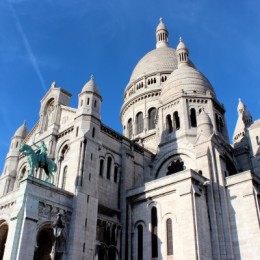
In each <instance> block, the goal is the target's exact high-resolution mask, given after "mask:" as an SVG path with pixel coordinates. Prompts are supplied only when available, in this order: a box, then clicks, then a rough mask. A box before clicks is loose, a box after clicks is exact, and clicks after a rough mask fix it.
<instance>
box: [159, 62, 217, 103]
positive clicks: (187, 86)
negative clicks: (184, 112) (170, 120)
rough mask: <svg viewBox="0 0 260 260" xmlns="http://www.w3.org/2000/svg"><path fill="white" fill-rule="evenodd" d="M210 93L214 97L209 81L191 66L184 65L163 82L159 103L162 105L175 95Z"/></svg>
mask: <svg viewBox="0 0 260 260" xmlns="http://www.w3.org/2000/svg"><path fill="white" fill-rule="evenodd" d="M209 90H210V91H211V92H212V93H213V94H214V95H215V92H214V89H213V87H212V85H211V84H210V82H209V80H208V79H207V78H206V77H205V76H204V75H203V74H202V73H201V72H199V71H198V70H197V69H196V68H194V67H193V66H192V64H189V63H185V65H183V66H180V67H179V68H178V69H177V70H175V71H174V72H172V74H171V75H170V76H169V77H168V80H167V81H166V82H165V84H164V86H163V88H162V93H161V101H162V102H163V103H165V102H167V101H170V100H172V99H174V98H175V97H176V95H177V94H180V93H183V92H184V93H187V94H196V93H197V94H204V95H205V94H206V93H207V91H209Z"/></svg>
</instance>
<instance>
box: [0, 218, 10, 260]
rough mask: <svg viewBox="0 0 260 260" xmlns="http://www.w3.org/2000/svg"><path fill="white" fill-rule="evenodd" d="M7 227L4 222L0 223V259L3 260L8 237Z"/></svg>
mask: <svg viewBox="0 0 260 260" xmlns="http://www.w3.org/2000/svg"><path fill="white" fill-rule="evenodd" d="M8 230H9V226H8V223H7V221H6V220H1V221H0V259H3V257H4V252H5V243H6V240H7V236H8Z"/></svg>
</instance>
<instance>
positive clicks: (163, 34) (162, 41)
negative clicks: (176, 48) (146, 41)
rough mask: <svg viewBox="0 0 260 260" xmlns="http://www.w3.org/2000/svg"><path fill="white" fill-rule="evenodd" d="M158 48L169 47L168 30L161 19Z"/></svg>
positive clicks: (158, 30) (157, 31)
mask: <svg viewBox="0 0 260 260" xmlns="http://www.w3.org/2000/svg"><path fill="white" fill-rule="evenodd" d="M156 41H157V42H156V48H162V47H168V46H169V44H168V30H167V28H166V26H165V24H164V23H163V20H162V18H160V21H159V24H158V26H157V28H156Z"/></svg>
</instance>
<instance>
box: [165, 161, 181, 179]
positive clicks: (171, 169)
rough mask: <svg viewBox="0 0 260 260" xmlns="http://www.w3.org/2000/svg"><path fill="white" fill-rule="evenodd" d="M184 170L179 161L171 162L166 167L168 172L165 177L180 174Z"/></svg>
mask: <svg viewBox="0 0 260 260" xmlns="http://www.w3.org/2000/svg"><path fill="white" fill-rule="evenodd" d="M183 170H184V164H183V162H182V161H181V160H179V159H178V160H176V161H173V162H171V164H170V165H169V166H168V171H167V173H166V175H170V174H173V173H176V172H180V171H183Z"/></svg>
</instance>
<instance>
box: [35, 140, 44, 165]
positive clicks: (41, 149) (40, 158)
mask: <svg viewBox="0 0 260 260" xmlns="http://www.w3.org/2000/svg"><path fill="white" fill-rule="evenodd" d="M33 145H34V146H35V147H36V148H38V149H39V150H40V152H39V153H40V154H39V161H40V166H42V167H43V166H44V165H45V164H46V157H47V147H46V145H45V143H44V141H41V146H38V145H36V144H35V143H33Z"/></svg>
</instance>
